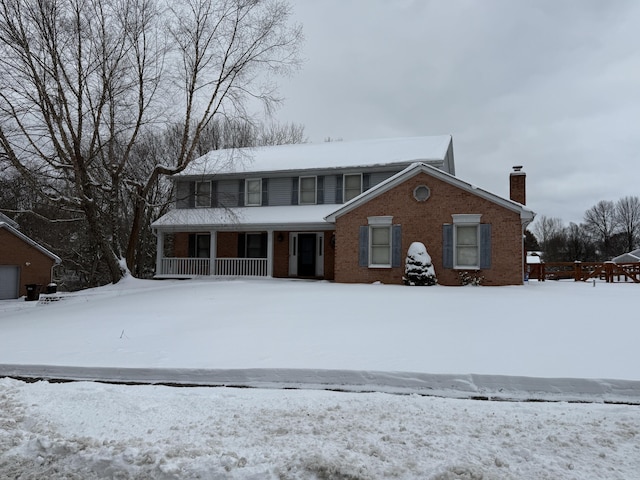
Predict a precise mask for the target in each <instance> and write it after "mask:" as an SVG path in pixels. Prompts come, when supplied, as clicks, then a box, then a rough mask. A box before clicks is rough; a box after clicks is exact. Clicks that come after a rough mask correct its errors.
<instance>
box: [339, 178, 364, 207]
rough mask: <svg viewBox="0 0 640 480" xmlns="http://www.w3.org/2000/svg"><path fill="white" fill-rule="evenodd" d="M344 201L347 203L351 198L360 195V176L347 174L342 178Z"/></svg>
mask: <svg viewBox="0 0 640 480" xmlns="http://www.w3.org/2000/svg"><path fill="white" fill-rule="evenodd" d="M343 185H344V195H343V198H344V201H345V202H348V201H349V200H351V199H352V198H355V197H357V196H358V195H360V194H361V193H362V174H360V173H357V174H349V175H345V176H344V182H343Z"/></svg>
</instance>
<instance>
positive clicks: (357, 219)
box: [335, 172, 522, 285]
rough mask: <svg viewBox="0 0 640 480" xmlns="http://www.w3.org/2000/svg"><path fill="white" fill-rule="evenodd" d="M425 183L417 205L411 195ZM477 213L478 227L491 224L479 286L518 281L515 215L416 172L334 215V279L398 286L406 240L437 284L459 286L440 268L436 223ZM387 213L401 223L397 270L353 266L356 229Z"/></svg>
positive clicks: (519, 259)
mask: <svg viewBox="0 0 640 480" xmlns="http://www.w3.org/2000/svg"><path fill="white" fill-rule="evenodd" d="M419 185H427V186H428V187H429V188H430V190H431V196H430V198H429V199H428V200H427V201H425V202H418V201H416V200H415V199H414V198H413V191H414V189H415V188H416V187H417V186H419ZM478 213H479V214H482V217H481V219H480V222H481V223H490V224H491V225H492V231H491V237H492V238H491V240H492V256H491V268H490V269H486V270H482V271H479V272H476V274H477V275H480V276H484V278H485V280H484V282H483V285H514V284H521V283H522V227H521V223H520V215H519V214H518V213H516V212H513V211H511V210H507V209H506V208H504V207H501V206H499V205H497V204H495V203H493V202H490V201H488V200H485V199H483V198H481V197H478V196H477V195H474V194H472V193H471V192H467V191H466V190H461V189H459V188H457V187H455V186H453V185H450V184H448V183H446V182H443V181H441V180H439V179H437V178H435V177H432V176H430V175H428V174H426V173H422V172H421V173H419V174H417V175H416V176H414V177H412V178H410V179H408V180H406V181H405V182H403V183H402V184H400V185H398V186H396V187H394V188H392V189H391V190H389V191H388V192H386V193H384V194H382V195H380V196H378V197H376V198H373V199H372V200H370V201H369V202H367V203H365V204H364V205H361V206H360V207H358V208H356V209H354V210H352V211H350V212H348V213H347V214H345V215H343V216H341V217H339V218H338V219H337V222H336V250H335V251H336V261H335V280H336V282H345V283H359V282H363V283H371V282H376V281H380V282H382V283H389V284H400V283H402V275H403V273H404V259H405V257H406V254H407V250H408V248H409V245H410V244H411V243H412V242H422V243H424V244H425V246H426V247H427V251H428V252H429V255H431V258H432V261H433V265H434V268H435V270H436V276H437V278H438V282H439V283H440V284H442V285H459V278H458V272H457V271H456V270H452V269H447V270H445V269H444V268H443V267H442V225H443V224H447V223H449V224H450V223H452V222H453V219H452V217H451V215H452V214H478ZM378 215H392V216H393V224H400V225H402V249H401V251H402V266H401V267H399V268H381V269H371V268H368V267H360V266H359V265H358V250H359V228H360V226H361V225H368V219H367V217H369V216H378Z"/></svg>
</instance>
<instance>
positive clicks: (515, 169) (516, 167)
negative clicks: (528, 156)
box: [513, 165, 522, 172]
mask: <svg viewBox="0 0 640 480" xmlns="http://www.w3.org/2000/svg"><path fill="white" fill-rule="evenodd" d="M520 170H522V165H514V166H513V171H514V172H519V171H520Z"/></svg>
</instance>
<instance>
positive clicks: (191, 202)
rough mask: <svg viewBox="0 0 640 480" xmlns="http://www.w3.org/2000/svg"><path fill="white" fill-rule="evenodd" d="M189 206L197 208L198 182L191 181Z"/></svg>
mask: <svg viewBox="0 0 640 480" xmlns="http://www.w3.org/2000/svg"><path fill="white" fill-rule="evenodd" d="M189 208H196V182H189Z"/></svg>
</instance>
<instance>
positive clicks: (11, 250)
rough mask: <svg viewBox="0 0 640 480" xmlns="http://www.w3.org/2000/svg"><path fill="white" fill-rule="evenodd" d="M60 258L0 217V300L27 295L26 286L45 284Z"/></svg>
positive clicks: (50, 278) (50, 277)
mask: <svg viewBox="0 0 640 480" xmlns="http://www.w3.org/2000/svg"><path fill="white" fill-rule="evenodd" d="M59 263H60V257H58V256H57V255H55V254H53V253H51V252H50V251H49V250H47V249H46V248H45V247H43V246H42V245H40V244H38V243H37V242H35V241H34V240H32V239H30V238H29V237H27V236H26V235H25V234H23V233H22V232H20V231H19V230H18V225H17V224H16V223H15V222H14V221H12V220H11V219H9V218H8V217H6V216H4V215H2V214H0V300H7V299H11V298H18V297H21V296H23V295H26V294H27V288H26V285H29V284H34V285H42V286H46V285H48V284H49V283H50V282H51V280H52V276H53V267H54V266H55V265H57V264H59Z"/></svg>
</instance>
